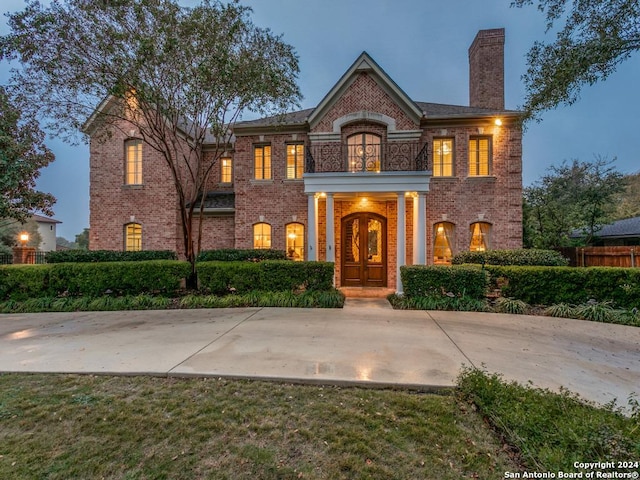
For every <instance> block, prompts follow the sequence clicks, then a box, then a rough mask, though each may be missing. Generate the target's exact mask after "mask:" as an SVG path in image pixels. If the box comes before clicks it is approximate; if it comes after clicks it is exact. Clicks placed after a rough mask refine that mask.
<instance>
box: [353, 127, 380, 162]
mask: <svg viewBox="0 0 640 480" xmlns="http://www.w3.org/2000/svg"><path fill="white" fill-rule="evenodd" d="M347 161H348V169H349V171H350V172H379V171H380V137H379V136H378V135H374V134H372V133H357V134H355V135H351V136H350V137H349V138H347Z"/></svg>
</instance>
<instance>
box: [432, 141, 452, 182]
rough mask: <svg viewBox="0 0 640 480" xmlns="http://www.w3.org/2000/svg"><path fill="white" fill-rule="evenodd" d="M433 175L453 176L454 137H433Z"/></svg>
mask: <svg viewBox="0 0 640 480" xmlns="http://www.w3.org/2000/svg"><path fill="white" fill-rule="evenodd" d="M433 176H434V177H451V176H453V138H434V139H433Z"/></svg>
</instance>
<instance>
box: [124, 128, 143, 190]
mask: <svg viewBox="0 0 640 480" xmlns="http://www.w3.org/2000/svg"><path fill="white" fill-rule="evenodd" d="M124 151H125V161H124V169H125V172H124V183H125V184H126V185H142V140H138V139H131V140H127V141H126V142H124Z"/></svg>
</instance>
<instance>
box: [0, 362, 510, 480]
mask: <svg viewBox="0 0 640 480" xmlns="http://www.w3.org/2000/svg"><path fill="white" fill-rule="evenodd" d="M495 438H496V437H495V436H494V435H493V434H492V432H491V431H490V430H489V429H488V428H487V427H486V425H485V423H484V422H483V420H482V419H481V417H480V416H479V415H478V414H477V413H475V412H473V411H472V410H471V409H470V408H467V407H466V406H465V405H461V404H460V403H458V401H457V400H456V397H455V396H454V395H451V394H445V395H427V394H418V393H411V392H406V391H390V390H385V391H380V390H368V389H355V388H335V387H318V386H293V385H284V384H276V383H263V382H249V381H230V380H218V379H166V378H150V377H107V376H73V375H71V376H70V375H22V374H5V375H1V376H0V478H2V479H23V478H24V479H43V478H46V479H65V480H66V479H72V478H73V479H93V478H106V479H116V478H117V479H143V478H144V479H161V478H166V479H198V478H202V479H210V478H228V479H243V478H246V479H249V478H251V479H289V478H292V479H297V478H304V479H313V478H316V479H320V478H322V479H337V478H358V479H361V478H372V479H382V478H383V479H388V478H397V479H414V478H420V479H460V478H482V479H488V478H501V473H500V472H503V471H505V469H507V470H508V469H511V470H513V469H514V468H515V466H514V465H513V464H511V463H510V460H509V458H508V457H507V456H506V455H505V453H503V451H502V444H501V443H499V442H498V441H496V439H495Z"/></svg>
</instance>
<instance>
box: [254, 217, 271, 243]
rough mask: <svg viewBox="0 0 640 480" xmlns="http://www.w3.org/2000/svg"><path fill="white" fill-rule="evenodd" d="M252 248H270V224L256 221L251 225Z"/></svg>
mask: <svg viewBox="0 0 640 480" xmlns="http://www.w3.org/2000/svg"><path fill="white" fill-rule="evenodd" d="M253 248H261V249H262V248H263V249H268V248H271V225H269V224H268V223H256V224H255V225H254V226H253Z"/></svg>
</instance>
